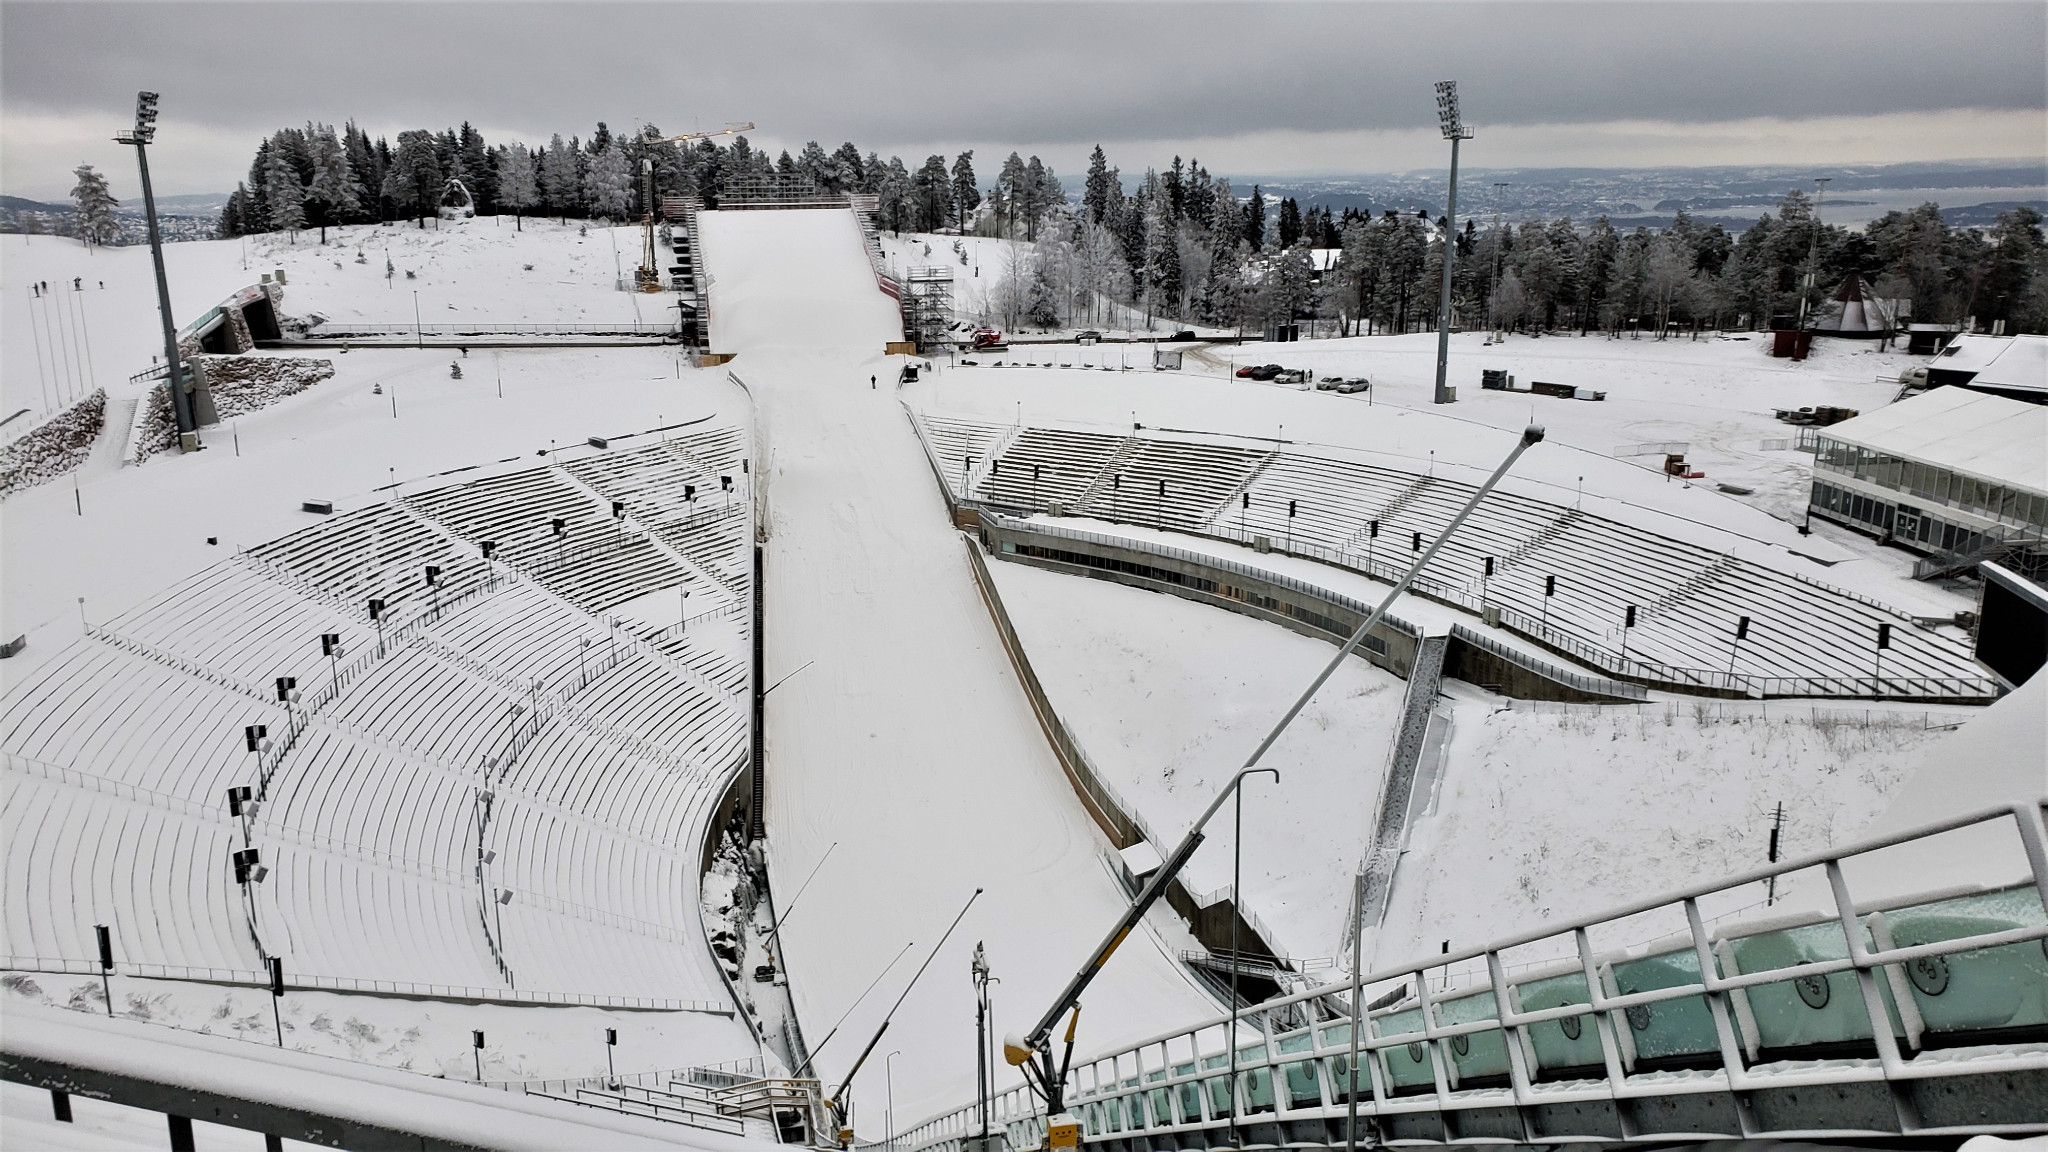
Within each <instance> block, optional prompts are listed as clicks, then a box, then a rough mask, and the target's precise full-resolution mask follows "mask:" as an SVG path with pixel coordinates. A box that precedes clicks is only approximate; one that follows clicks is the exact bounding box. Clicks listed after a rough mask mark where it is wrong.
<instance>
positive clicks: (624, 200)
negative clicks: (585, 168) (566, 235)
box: [583, 147, 633, 220]
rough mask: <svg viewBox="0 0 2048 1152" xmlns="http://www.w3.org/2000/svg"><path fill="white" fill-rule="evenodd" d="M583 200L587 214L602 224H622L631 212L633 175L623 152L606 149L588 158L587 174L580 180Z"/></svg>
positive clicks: (619, 149) (618, 149)
mask: <svg viewBox="0 0 2048 1152" xmlns="http://www.w3.org/2000/svg"><path fill="white" fill-rule="evenodd" d="M583 199H584V202H585V203H587V204H589V205H590V211H591V214H592V215H594V216H599V217H602V218H604V219H606V220H623V219H625V218H626V216H627V215H628V214H629V213H630V212H631V211H632V209H633V171H632V169H631V167H629V166H628V165H627V163H626V150H625V149H624V148H619V147H611V148H606V149H605V150H604V151H602V152H599V153H597V154H596V155H594V156H592V157H591V158H590V172H589V174H588V175H586V176H584V178H583Z"/></svg>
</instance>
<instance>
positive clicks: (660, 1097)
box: [515, 1068, 828, 1144]
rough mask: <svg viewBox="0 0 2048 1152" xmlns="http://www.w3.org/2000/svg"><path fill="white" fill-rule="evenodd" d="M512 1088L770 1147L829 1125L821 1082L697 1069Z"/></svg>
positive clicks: (801, 1139)
mask: <svg viewBox="0 0 2048 1152" xmlns="http://www.w3.org/2000/svg"><path fill="white" fill-rule="evenodd" d="M515 1090H517V1091H523V1092H524V1093H525V1094H526V1095H528V1096H540V1097H544V1098H546V1099H549V1100H560V1101H563V1102H564V1103H569V1104H580V1105H582V1106H584V1107H586V1108H601V1109H604V1110H605V1111H608V1112H618V1113H623V1114H625V1115H628V1116H643V1117H646V1118H648V1119H650V1120H661V1121H666V1122H668V1123H671V1124H680V1125H687V1126H688V1127H691V1128H696V1129H700V1130H703V1131H707V1132H718V1133H722V1134H724V1135H727V1136H739V1137H745V1138H747V1139H751V1140H759V1141H765V1142H769V1143H785V1144H805V1143H809V1142H811V1141H812V1140H813V1139H814V1138H819V1137H821V1136H822V1133H824V1132H825V1131H826V1130H827V1127H828V1126H827V1124H826V1122H825V1120H826V1117H825V1113H824V1104H823V1101H822V1098H821V1095H820V1092H819V1087H818V1082H817V1081H816V1080H790V1079H777V1078H761V1077H754V1076H742V1075H734V1074H731V1073H726V1072H720V1071H717V1070H713V1069H701V1068H700V1069H685V1070H681V1071H678V1072H671V1073H666V1074H653V1073H650V1074H647V1075H641V1076H632V1077H625V1078H603V1077H594V1078H590V1079H584V1080H557V1081H544V1082H539V1083H527V1084H523V1085H519V1086H517V1087H516V1088H515Z"/></svg>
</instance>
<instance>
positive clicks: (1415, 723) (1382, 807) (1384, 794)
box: [1362, 636, 1451, 923]
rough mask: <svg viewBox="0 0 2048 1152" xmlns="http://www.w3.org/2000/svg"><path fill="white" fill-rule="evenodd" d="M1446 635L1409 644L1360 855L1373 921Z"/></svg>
mask: <svg viewBox="0 0 2048 1152" xmlns="http://www.w3.org/2000/svg"><path fill="white" fill-rule="evenodd" d="M1450 642H1451V641H1450V637H1449V636H1425V637H1423V638H1422V640H1421V642H1419V643H1418V644H1417V645H1416V646H1415V667H1414V668H1412V669H1411V670H1410V671H1409V673H1408V695H1407V697H1406V698H1405V700H1404V701H1403V702H1402V705H1401V731H1400V734H1399V735H1398V736H1397V737H1396V738H1395V740H1394V755H1393V759H1392V761H1391V762H1390V763H1389V764H1388V765H1387V775H1386V779H1385V780H1384V781H1382V782H1381V786H1380V798H1379V804H1378V806H1377V811H1378V814H1379V815H1378V818H1377V819H1376V820H1375V821H1374V823H1373V829H1372V846H1371V848H1370V850H1369V851H1368V852H1367V853H1366V860H1365V865H1364V867H1363V868H1362V871H1363V872H1364V873H1365V915H1366V917H1367V922H1368V923H1378V921H1379V918H1380V917H1381V916H1382V915H1384V914H1385V913H1386V906H1387V895H1388V893H1389V892H1390V891H1391V889H1392V885H1393V879H1394V864H1395V862H1396V861H1398V860H1399V859H1400V858H1401V850H1402V846H1403V845H1404V844H1405V843H1406V841H1407V839H1408V813H1409V810H1410V809H1411V808H1412V807H1413V794H1414V791H1415V770H1416V767H1417V766H1418V765H1420V764H1421V763H1422V752H1423V748H1424V747H1425V745H1426V744H1427V737H1428V735H1429V721H1430V716H1431V714H1432V713H1433V712H1434V711H1435V710H1436V698H1437V692H1438V691H1439V690H1440V689H1441V688H1442V687H1443V680H1444V656H1445V654H1446V653H1447V652H1448V650H1449V648H1450Z"/></svg>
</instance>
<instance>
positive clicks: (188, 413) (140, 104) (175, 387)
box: [114, 92, 199, 452]
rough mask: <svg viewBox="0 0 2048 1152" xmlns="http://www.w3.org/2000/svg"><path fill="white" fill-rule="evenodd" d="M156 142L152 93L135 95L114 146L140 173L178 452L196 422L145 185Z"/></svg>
mask: <svg viewBox="0 0 2048 1152" xmlns="http://www.w3.org/2000/svg"><path fill="white" fill-rule="evenodd" d="M154 139H156V93H154V92H137V93H136V94H135V127H134V128H133V129H132V130H130V131H127V132H121V133H117V134H116V135H115V136H114V141H115V143H118V144H132V145H134V147H135V165H136V167H137V168H138V169H140V170H141V173H142V215H143V220H144V222H145V223H146V224H147V225H148V227H149V257H150V260H151V261H152V262H154V263H155V265H156V305H157V313H158V315H159V316H160V317H161V318H162V320H163V329H164V371H165V383H164V386H165V387H167V388H169V389H170V390H171V414H172V416H173V417H174V418H175V419H176V420H177V423H178V449H179V450H180V451H183V452H196V451H198V450H199V432H198V428H199V422H198V420H197V419H195V418H194V416H193V414H192V397H191V396H190V395H189V394H187V393H186V391H185V371H184V366H183V364H181V363H180V361H179V360H178V329H177V325H176V324H175V323H174V322H173V321H172V319H171V285H170V281H169V280H168V279H166V278H165V276H164V242H163V236H162V235H161V234H160V233H159V232H158V231H157V225H156V192H155V191H154V190H153V189H152V188H151V187H150V183H149V147H148V145H149V143H150V141H152V140H154Z"/></svg>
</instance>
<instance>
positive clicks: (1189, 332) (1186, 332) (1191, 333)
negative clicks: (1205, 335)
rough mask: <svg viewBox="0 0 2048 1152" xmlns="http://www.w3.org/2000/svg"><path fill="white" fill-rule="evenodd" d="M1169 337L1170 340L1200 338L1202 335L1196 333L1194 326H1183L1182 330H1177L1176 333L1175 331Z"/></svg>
mask: <svg viewBox="0 0 2048 1152" xmlns="http://www.w3.org/2000/svg"><path fill="white" fill-rule="evenodd" d="M1167 339H1168V340H1200V339H1201V337H1200V336H1197V335H1195V330H1194V329H1193V328H1183V329H1181V330H1180V331H1178V332H1175V333H1174V334H1173V335H1171V336H1168V337H1167Z"/></svg>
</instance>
